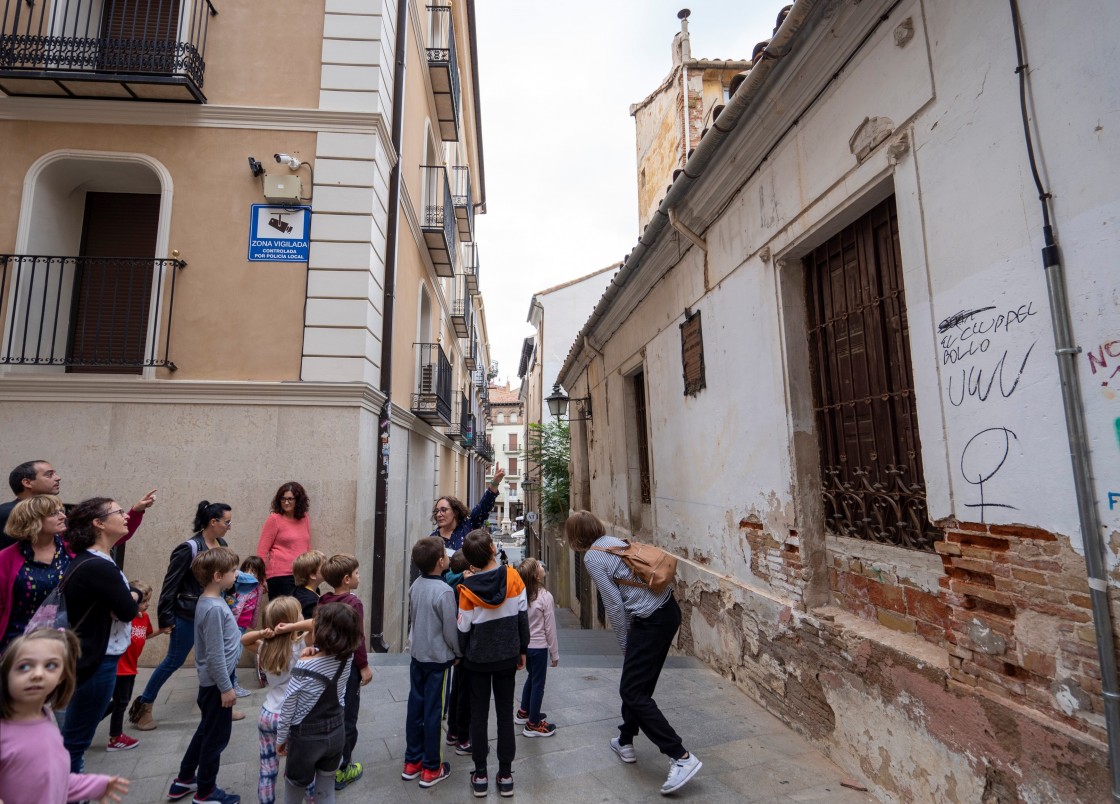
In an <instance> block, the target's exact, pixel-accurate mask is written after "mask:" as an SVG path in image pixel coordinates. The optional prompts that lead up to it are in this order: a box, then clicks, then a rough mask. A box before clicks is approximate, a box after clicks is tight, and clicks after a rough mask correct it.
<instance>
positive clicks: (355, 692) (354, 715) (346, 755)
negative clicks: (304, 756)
mask: <svg viewBox="0 0 1120 804" xmlns="http://www.w3.org/2000/svg"><path fill="white" fill-rule="evenodd" d="M361 690H362V674H361V673H360V672H358V668H357V667H353V666H351V667H350V678H349V679H347V681H346V699H345V700H346V705H345V707H344V709H343V714H344V724H345V727H346V739H345V740H344V741H343V743H342V762H341V763H339V766H338V767H339V768H340V769H343V770H344V769H345V768H346V766H347V765H349V764H350V760H351V759H353V757H354V746H355V745H357V744H358V709H359V708H360V707H361V703H362V702H361Z"/></svg>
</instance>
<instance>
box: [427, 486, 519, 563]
mask: <svg viewBox="0 0 1120 804" xmlns="http://www.w3.org/2000/svg"><path fill="white" fill-rule="evenodd" d="M505 476H506V472H505V470H504V469H498V470H497V471H496V472H494V477H493V478H492V479H491V480H490V485H488V486H487V487H486V491H484V492H482V499H480V500H479V501H478V505H476V506H475V507H474V510H473V511H468V510H467V506H466V505H464V504H463V501H462V500H460V499H459V498H458V497H440V498H439V499H438V500H436V504H435V505H434V506H433V507H432V521H433V522H434V523H435V525H436V529H435V530H433V531H432V532H431V534H430V535H431V536H439V537H440V538H441V539H443V546H444V547H446V548H447V549H448V550H450V551H452V552H455V551H456V550H461V549H462V548H463V539H465V538H467V534H468V533H470V532H471V531H472V530H474V529H476V528H481V527H482V526H483V525H484V524H485V523H486V518H487V517H488V516H490V511H491V510H492V509H493V508H494V501H495V500H496V499H498V489H499V488H500V487H501V483H502V478H503V477H505Z"/></svg>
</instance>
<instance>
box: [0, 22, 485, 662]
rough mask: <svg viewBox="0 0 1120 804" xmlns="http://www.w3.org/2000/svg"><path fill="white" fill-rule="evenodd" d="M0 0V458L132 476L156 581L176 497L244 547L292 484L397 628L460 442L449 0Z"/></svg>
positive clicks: (471, 63) (177, 511) (471, 484)
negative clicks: (145, 509) (3, 165)
mask: <svg viewBox="0 0 1120 804" xmlns="http://www.w3.org/2000/svg"><path fill="white" fill-rule="evenodd" d="M0 22H2V28H0V91H2V92H3V93H4V97H0V141H3V142H4V144H5V156H6V160H7V165H8V168H9V170H8V171H7V173H6V174H5V177H4V178H3V179H0V207H2V208H4V209H6V210H10V211H11V214H9V215H7V216H5V217H4V219H3V221H2V222H0V255H2V256H0V261H2V265H0V267H2V269H3V280H2V284H0V320H2V321H3V326H4V330H3V342H2V344H0V421H2V422H3V426H4V431H5V432H6V433H7V434H8V437H7V438H6V439H5V442H6V443H5V448H4V450H3V455H4V456H5V458H6V460H7V462H8V463H9V464H10V465H12V466H14V465H15V464H17V463H19V462H21V461H23V460H27V459H30V458H39V457H42V458H47V459H49V460H51V461H52V462H53V463H55V464H56V465H57V466H58V467H59V468H60V470H61V471H62V473H63V474H64V476H65V477H66V481H65V485H64V487H63V488H64V496H65V498H66V499H67V500H68V501H76V500H78V499H81V498H84V497H87V496H91V495H95V494H98V495H102V494H106V495H109V496H115V497H121V498H123V499H125V500H128V499H130V498H131V497H134V496H137V495H138V494H141V493H143V491H146V490H147V489H149V488H152V487H154V486H158V487H159V488H160V501H159V504H158V507H157V508H156V509H155V510H153V511H152V512H151V514H150V515H149V518H148V519H149V521H147V522H145V526H144V530H143V532H142V535H141V536H140V537H138V541H137V543H136V544H134V545H131V546H130V549H129V551H128V553H127V557H126V569H127V571H128V573H129V574H130V575H132V576H135V577H142V578H146V579H149V580H152V581H154V582H157V583H158V580H159V578H161V577H162V573H163V569H164V567H165V565H166V560H167V555H168V553H169V552H170V550H171V549H172V547H173V546H174V545H175V544H177V543H178V542H179V541H181V540H182V539H183V538H186V537H187V536H189V535H190V533H189V525H190V521H191V515H192V512H193V510H194V507H195V504H196V503H197V502H198V501H199V500H202V499H209V500H222V501H225V502H228V503H230V504H231V505H232V506H233V508H234V516H235V521H236V525H237V527H235V530H234V532H233V538H232V545H233V546H234V548H235V549H236V550H237V551H238V552H239V553H240V554H242V555H248V554H251V553H253V552H254V551H255V549H256V538H257V532H258V530H259V527H260V525H261V523H262V522H263V520H264V518H265V517H266V516H267V514H268V505H269V502H270V500H271V497H272V494H273V492H274V491H275V488H276V487H277V486H278V485H279V484H280V483H282V482H284V481H287V480H297V481H299V482H301V483H302V484H303V485H304V486H305V487H306V488H307V489H308V492H309V494H310V496H311V498H312V508H311V517H312V539H313V543H314V545H315V546H316V547H317V548H319V549H322V550H323V551H324V552H327V553H332V552H350V553H354V554H355V555H356V556H358V558H359V560H360V561H361V562H362V565H363V569H364V578H365V579H366V582H365V584H364V588H363V589H362V590H361V594H362V595H363V596H364V597H365V599H366V602H367V607H368V608H369V610H370V611H371V612H373V615H372V616H371V622H369V623H367V624H366V625H367V628H368V629H369V630H370V631H371V634H372V636H373V640H372V641H373V642H374V643H375V644H376V645H378V646H382V645H383V646H384V647H388V648H399V647H400V646H401V644H402V643H403V639H404V635H405V630H406V627H407V626H406V617H405V612H404V608H403V599H404V590H405V583H406V580H407V571H408V569H407V567H408V550H409V549H410V546H411V544H412V542H413V541H414V540H415V538H417V537H419V536H421V535H425V534H426V533H427V532H428V531H429V530H430V527H431V523H430V505H431V501H432V500H433V499H435V497H436V496H438V495H439V494H448V493H450V494H457V495H459V496H462V497H464V498H466V497H468V496H469V495H470V494H472V493H475V491H476V490H478V489H481V483H482V477H483V472H484V471H485V470H484V467H485V465H486V456H484V455H483V456H480V455H479V453H478V451H477V450H476V449H475V448H474V444H473V435H474V433H475V432H476V431H482V430H484V428H485V395H486V380H485V372H484V371H481V372H480V368H481V367H484V366H486V365H488V362H489V360H488V355H487V352H486V349H487V343H486V327H485V319H484V316H483V315H482V311H481V299H480V296H479V286H478V277H479V262H478V244H477V243H476V242H475V240H474V215H475V214H476V213H481V212H484V211H485V194H486V193H485V172H484V162H483V152H482V141H481V130H480V119H481V108H480V104H479V88H478V75H477V70H476V66H477V58H476V53H475V51H476V46H475V42H476V31H475V27H474V5H473V2H464V1H462V0H451V2H443V1H442V0H439V1H437V2H433V3H431V4H417V3H414V2H405V0H400V1H399V2H393V0H385V2H376V3H368V2H357V0H317V1H316V2H311V3H291V2H281V3H276V4H271V5H269V6H264V5H261V4H253V3H223V2H222V1H221V0H177V1H176V2H171V1H170V0H152V1H151V2H144V3H138V2H132V0H70V1H69V2H63V0H46V2H42V3H38V4H34V5H29V4H26V3H23V2H8V3H5V4H4V14H3V17H2V18H0ZM398 64H399V65H403V68H404V69H398V66H397V65H398ZM382 481H383V482H382ZM154 658H158V657H156V656H153V657H149V659H154Z"/></svg>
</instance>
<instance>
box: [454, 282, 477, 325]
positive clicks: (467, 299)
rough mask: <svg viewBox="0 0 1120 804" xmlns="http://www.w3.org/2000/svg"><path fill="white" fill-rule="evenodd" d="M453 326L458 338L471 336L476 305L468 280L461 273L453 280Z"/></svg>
mask: <svg viewBox="0 0 1120 804" xmlns="http://www.w3.org/2000/svg"><path fill="white" fill-rule="evenodd" d="M451 294H452V298H451V326H452V327H453V328H454V329H455V337H456V338H469V337H470V334H471V329H472V328H473V326H472V325H473V324H474V305H473V304H471V294H470V293H469V292H468V290H467V280H466V277H465V276H463V275H462V274H459V275H458V276H456V277H455V278H454V279H453V280H452V281H451Z"/></svg>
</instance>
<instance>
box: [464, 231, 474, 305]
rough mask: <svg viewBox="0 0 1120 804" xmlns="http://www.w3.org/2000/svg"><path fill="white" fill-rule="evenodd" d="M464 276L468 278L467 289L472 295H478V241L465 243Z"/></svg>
mask: <svg viewBox="0 0 1120 804" xmlns="http://www.w3.org/2000/svg"><path fill="white" fill-rule="evenodd" d="M463 276H464V277H466V279H467V290H468V291H469V292H470V294H471V295H472V296H477V295H478V243H464V244H463Z"/></svg>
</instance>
